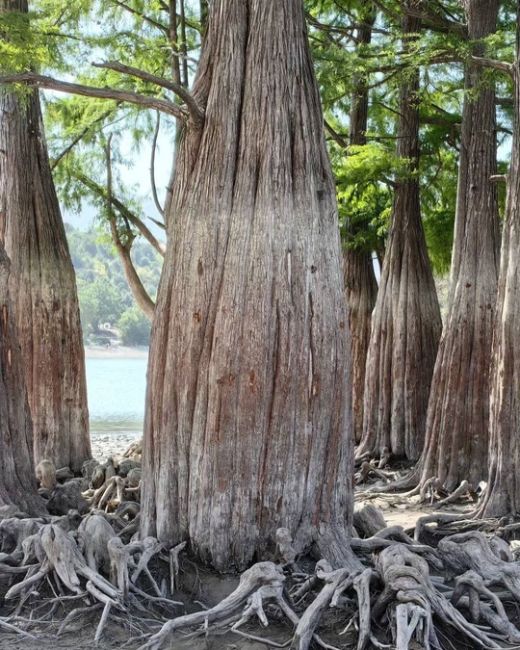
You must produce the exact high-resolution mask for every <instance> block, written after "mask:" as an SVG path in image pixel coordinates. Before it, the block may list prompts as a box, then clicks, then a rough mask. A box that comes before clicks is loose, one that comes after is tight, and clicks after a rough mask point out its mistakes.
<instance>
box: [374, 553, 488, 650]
mask: <svg viewBox="0 0 520 650" xmlns="http://www.w3.org/2000/svg"><path fill="white" fill-rule="evenodd" d="M376 566H377V568H378V569H379V572H380V574H381V577H382V580H383V582H384V585H385V588H384V590H383V593H382V594H381V596H380V597H379V600H378V602H377V603H376V605H375V607H374V615H376V616H377V615H378V614H381V613H382V612H383V611H384V610H385V609H387V608H388V607H390V609H392V608H393V609H394V626H395V627H394V639H395V644H396V648H397V650H407V648H408V647H409V641H410V639H411V638H412V637H413V636H415V638H416V640H417V642H418V643H419V645H421V647H424V648H430V647H431V646H434V647H438V646H439V642H438V639H437V635H436V633H435V628H434V625H433V620H432V614H435V615H436V616H438V618H439V619H440V620H441V621H442V622H443V623H444V624H445V625H448V626H452V627H453V628H455V629H456V630H457V631H458V632H459V633H460V634H461V635H462V636H463V638H465V639H466V640H467V641H469V642H472V643H474V644H476V645H477V646H483V647H486V646H487V647H493V646H494V645H495V642H494V640H493V639H491V638H490V637H489V636H488V635H487V634H486V633H485V632H483V631H482V630H481V629H480V628H479V627H477V626H476V625H472V624H471V623H469V622H468V621H467V620H466V619H465V618H464V616H463V615H462V614H461V613H460V612H459V611H458V610H457V609H456V608H455V607H454V606H453V604H452V603H450V602H449V601H448V600H447V599H446V598H445V597H444V596H442V595H441V594H439V592H438V591H437V590H436V588H435V587H434V585H433V583H432V581H431V579H430V574H429V569H428V564H427V562H426V561H425V560H424V559H422V558H420V557H418V556H417V555H416V554H414V553H412V552H411V551H410V549H409V548H408V547H407V546H404V545H402V544H396V545H394V546H391V547H389V548H387V549H384V550H383V551H381V553H380V554H379V556H378V559H377V561H376ZM394 599H395V600H396V601H397V603H398V604H396V603H395V602H394ZM402 605H404V607H402Z"/></svg>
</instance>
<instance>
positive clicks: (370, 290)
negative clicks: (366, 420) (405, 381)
mask: <svg viewBox="0 0 520 650" xmlns="http://www.w3.org/2000/svg"><path fill="white" fill-rule="evenodd" d="M343 264H344V270H345V290H346V293H347V303H348V316H349V330H350V340H351V346H352V413H353V427H354V439H355V441H356V442H359V441H360V440H361V435H362V433H363V396H364V393H365V368H366V360H367V352H368V344H369V341H370V322H371V319H372V312H373V310H374V306H375V304H376V297H377V281H376V276H375V274H374V266H373V264H372V255H371V253H369V252H367V251H357V250H349V249H346V250H345V252H344V254H343Z"/></svg>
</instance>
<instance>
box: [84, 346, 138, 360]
mask: <svg viewBox="0 0 520 650" xmlns="http://www.w3.org/2000/svg"><path fill="white" fill-rule="evenodd" d="M147 358H148V348H147V347H138V348H131V347H126V346H124V345H119V346H117V347H113V348H111V347H108V348H106V347H103V346H101V345H85V359H147Z"/></svg>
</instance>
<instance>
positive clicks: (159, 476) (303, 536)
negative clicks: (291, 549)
mask: <svg viewBox="0 0 520 650" xmlns="http://www.w3.org/2000/svg"><path fill="white" fill-rule="evenodd" d="M193 95H194V96H195V98H196V99H197V101H198V103H199V105H201V106H203V107H204V110H205V119H204V122H203V124H202V125H200V126H197V125H195V124H193V123H191V124H189V125H188V126H187V127H186V128H185V129H184V130H183V133H182V137H181V143H180V148H179V152H178V157H177V162H176V170H175V179H174V186H173V193H172V197H173V200H172V205H171V206H170V216H171V218H170V219H169V218H168V215H166V216H167V223H168V229H169V232H168V240H169V242H171V244H170V245H169V247H168V250H167V252H166V258H165V264H164V268H163V274H162V278H161V283H160V287H159V293H158V298H157V306H156V311H155V317H154V325H153V329H152V345H151V351H150V364H149V370H148V392H147V411H146V418H145V449H144V471H143V477H144V486H143V499H142V503H143V511H142V530H141V533H142V534H144V535H149V534H156V536H157V537H158V538H159V539H160V540H161V541H168V542H169V543H175V542H179V541H181V540H184V539H189V540H190V542H191V547H192V549H193V550H194V552H195V553H196V554H197V555H198V556H199V557H200V558H202V559H203V560H204V561H208V562H211V563H212V564H213V565H214V566H216V567H217V568H219V569H228V568H230V567H232V566H234V567H244V566H246V565H248V563H250V562H251V560H252V559H253V557H254V556H255V554H257V553H258V554H260V553H261V552H262V551H263V550H264V549H265V547H266V545H268V544H269V543H271V542H272V541H273V540H274V537H275V531H276V529H277V528H279V527H280V526H283V527H286V528H288V529H289V530H290V532H291V533H292V535H293V536H294V537H295V539H296V540H297V542H298V544H299V545H307V544H309V543H311V542H313V541H316V540H318V542H319V539H323V538H327V540H329V541H331V546H330V548H328V549H324V552H326V551H327V550H328V551H329V554H330V553H341V552H343V553H344V552H345V551H346V550H347V547H348V544H345V545H344V546H343V545H342V543H341V542H342V541H346V540H347V539H348V529H349V527H350V521H351V510H352V508H351V487H350V486H351V463H350V460H351V446H350V436H351V418H350V394H351V386H350V383H349V376H348V365H349V358H348V356H349V354H348V349H349V342H348V319H347V313H346V306H345V301H344V293H343V277H342V270H341V250H340V243H339V232H338V222H337V210H336V205H335V192H334V183H333V180H332V176H331V170H330V165H329V161H328V158H327V153H326V149H325V142H324V137H323V126H322V114H321V108H320V103H319V97H318V92H317V87H316V82H315V78H314V73H313V68H312V62H311V60H310V56H309V51H308V44H307V40H306V34H305V21H304V13H303V7H302V3H301V0H283V1H280V2H271V1H270V0H255V1H253V0H240V1H239V0H217V1H216V2H213V3H211V8H210V17H209V22H208V27H207V33H206V38H205V42H204V47H203V51H202V55H201V61H200V64H199V69H198V73H197V77H196V81H195V86H194V89H193ZM340 549H343V550H340Z"/></svg>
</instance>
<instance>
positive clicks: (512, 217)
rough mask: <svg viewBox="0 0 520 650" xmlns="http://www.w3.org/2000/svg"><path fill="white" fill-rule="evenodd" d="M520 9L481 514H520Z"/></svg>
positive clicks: (489, 515) (495, 515)
mask: <svg viewBox="0 0 520 650" xmlns="http://www.w3.org/2000/svg"><path fill="white" fill-rule="evenodd" d="M519 37H520V11H519V12H518V17H517V58H516V63H515V67H514V77H515V79H514V81H515V90H514V93H515V98H514V99H515V126H514V129H513V148H512V151H511V166H510V169H509V174H508V195H507V206H506V216H505V224H504V233H503V237H502V256H501V262H500V275H499V279H498V301H497V307H496V320H495V331H494V337H493V349H492V359H493V361H492V368H491V379H490V384H491V414H490V444H489V480H488V490H487V494H486V497H485V499H484V503H483V507H482V514H483V515H484V516H486V517H499V516H502V515H516V514H518V513H519V512H520V482H519V481H518V475H519V472H520V437H519V436H518V432H519V431H520V259H519V256H518V251H520V131H519V128H520V124H519V119H520V44H519Z"/></svg>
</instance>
